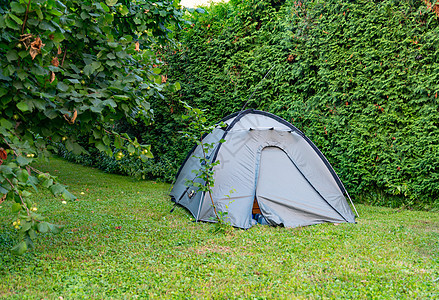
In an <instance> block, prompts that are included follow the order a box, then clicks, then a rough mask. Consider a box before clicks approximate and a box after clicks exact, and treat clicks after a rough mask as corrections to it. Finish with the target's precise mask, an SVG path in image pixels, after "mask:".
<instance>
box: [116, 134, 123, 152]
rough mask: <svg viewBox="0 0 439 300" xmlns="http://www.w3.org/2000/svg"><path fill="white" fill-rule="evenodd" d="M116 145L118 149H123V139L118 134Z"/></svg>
mask: <svg viewBox="0 0 439 300" xmlns="http://www.w3.org/2000/svg"><path fill="white" fill-rule="evenodd" d="M114 147H116V148H117V149H121V148H122V147H123V140H122V139H121V137H120V136H118V135H116V136H115V137H114Z"/></svg>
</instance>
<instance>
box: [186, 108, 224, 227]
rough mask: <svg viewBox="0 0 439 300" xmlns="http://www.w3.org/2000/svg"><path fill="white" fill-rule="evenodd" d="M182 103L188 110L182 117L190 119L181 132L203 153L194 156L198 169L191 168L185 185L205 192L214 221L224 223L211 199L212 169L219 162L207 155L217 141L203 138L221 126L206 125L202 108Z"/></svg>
mask: <svg viewBox="0 0 439 300" xmlns="http://www.w3.org/2000/svg"><path fill="white" fill-rule="evenodd" d="M183 104H184V106H185V108H186V109H187V111H188V114H187V115H184V116H183V119H184V120H187V119H190V123H189V124H188V127H187V130H186V131H184V132H183V133H184V135H185V136H186V137H187V138H189V139H191V140H193V141H194V142H195V143H196V144H197V145H198V146H199V147H200V150H201V152H202V154H203V155H202V156H195V157H196V158H198V159H199V162H200V167H199V168H198V169H195V170H192V172H193V173H194V178H193V179H192V180H186V186H188V187H194V188H195V189H197V191H196V192H204V193H207V194H208V195H209V198H210V201H211V203H212V208H213V211H214V213H215V218H216V221H217V222H218V223H224V220H222V218H221V217H220V215H219V213H218V210H217V207H216V205H215V201H214V200H213V196H212V187H213V186H214V178H213V174H214V170H213V169H214V167H215V166H216V165H218V164H219V163H220V162H219V161H218V160H217V161H215V162H212V161H211V158H210V157H209V152H212V150H213V149H214V148H215V146H216V145H217V143H218V142H213V143H208V142H205V140H204V137H205V136H207V135H208V134H209V133H211V132H212V131H213V130H214V129H215V128H216V127H217V126H221V124H216V125H208V124H207V119H206V117H205V116H204V115H203V114H204V111H203V110H201V109H197V108H193V107H191V106H190V105H188V104H187V103H183ZM222 142H224V140H221V141H220V143H222ZM197 179H201V182H199V180H197Z"/></svg>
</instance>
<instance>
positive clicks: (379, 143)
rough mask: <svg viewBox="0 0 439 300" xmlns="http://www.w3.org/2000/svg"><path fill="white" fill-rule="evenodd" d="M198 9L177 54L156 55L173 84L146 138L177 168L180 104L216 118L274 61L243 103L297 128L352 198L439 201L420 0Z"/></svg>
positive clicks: (432, 58)
mask: <svg viewBox="0 0 439 300" xmlns="http://www.w3.org/2000/svg"><path fill="white" fill-rule="evenodd" d="M207 11H208V13H207V14H202V15H194V16H192V18H193V19H192V22H193V24H194V25H192V26H188V27H187V28H185V30H184V31H183V32H182V33H181V36H180V41H181V49H180V50H179V51H164V52H163V53H162V55H163V60H164V61H165V62H166V63H167V67H168V73H169V78H170V79H172V80H173V81H179V82H180V83H181V85H182V90H181V91H180V94H176V95H168V98H167V100H166V102H165V103H156V104H155V105H154V104H153V106H155V107H154V108H155V112H156V118H157V120H158V121H157V122H156V124H155V125H154V126H153V127H151V128H150V129H148V130H149V133H145V134H144V137H145V138H148V139H149V140H152V141H155V140H159V141H161V145H162V146H163V148H162V149H159V151H158V152H157V150H158V149H156V154H159V155H160V154H163V157H164V158H165V159H166V158H168V159H169V155H168V154H166V153H168V151H170V150H172V149H173V150H172V151H173V152H172V153H173V155H172V158H173V159H174V160H173V161H175V163H176V164H177V167H178V163H179V162H180V161H181V160H182V159H183V158H184V156H185V149H187V148H185V147H187V146H188V145H181V142H180V141H181V140H180V139H179V138H178V136H176V135H175V134H176V132H177V131H178V128H179V126H180V121H179V120H180V119H179V118H177V117H176V116H178V115H179V114H181V112H182V108H181V105H179V104H178V103H179V101H178V100H184V101H187V102H188V103H190V104H192V105H195V106H197V107H199V108H205V109H208V110H209V114H210V117H211V119H212V121H215V120H219V119H220V118H222V117H224V116H225V115H227V114H230V113H232V112H235V111H238V110H240V109H241V107H242V106H243V105H244V103H245V102H246V101H247V99H248V97H249V95H250V94H251V93H252V92H253V91H254V89H255V87H256V85H257V84H258V83H259V82H260V81H261V79H262V78H263V77H264V75H265V74H266V73H267V72H268V70H269V69H270V68H271V67H273V66H274V69H273V70H272V71H271V73H270V74H269V75H268V76H267V78H266V79H265V80H264V81H263V82H262V83H261V84H260V86H259V88H258V89H257V90H256V92H255V94H254V96H253V98H252V99H251V100H250V101H249V104H248V108H257V109H260V110H266V111H269V112H271V113H274V114H277V115H279V116H281V117H283V118H285V119H286V120H288V121H291V122H292V123H293V124H294V125H295V126H296V127H298V128H300V129H301V130H303V131H304V133H305V134H306V135H308V136H309V137H310V138H311V140H313V142H314V143H315V144H316V145H317V146H318V147H319V148H320V149H321V150H322V152H323V153H324V154H325V156H326V157H327V158H328V160H329V161H330V162H331V164H332V165H333V166H334V168H335V170H336V172H337V173H338V174H339V176H340V178H341V179H342V181H343V182H344V183H345V185H346V188H347V189H348V191H350V193H351V194H353V195H354V196H356V198H357V201H358V200H362V201H364V202H368V203H372V204H378V205H386V206H401V205H404V206H408V207H417V208H419V207H422V208H426V209H434V208H436V209H437V208H438V207H439V202H438V200H436V199H437V198H438V196H439V128H438V127H439V110H438V107H439V106H438V92H439V80H438V79H439V39H438V36H439V27H438V24H439V23H438V16H437V15H436V14H435V12H434V11H432V9H430V8H429V7H428V6H427V5H426V4H425V3H424V1H420V0H419V1H415V0H412V1H410V0H403V1H394V0H383V1H372V0H359V1H341V0H337V1H336V0H325V1H318V0H314V1H311V0H310V1H292V0H290V1H280V0H278V1H276V0H272V1H263V0H246V1H236V0H235V1H234V0H231V1H230V2H229V3H227V4H224V3H223V4H217V5H213V6H211V7H210V8H207ZM161 126H165V129H161V128H162V127H161ZM176 146H177V148H175V147H176ZM175 149H178V151H176V150H175Z"/></svg>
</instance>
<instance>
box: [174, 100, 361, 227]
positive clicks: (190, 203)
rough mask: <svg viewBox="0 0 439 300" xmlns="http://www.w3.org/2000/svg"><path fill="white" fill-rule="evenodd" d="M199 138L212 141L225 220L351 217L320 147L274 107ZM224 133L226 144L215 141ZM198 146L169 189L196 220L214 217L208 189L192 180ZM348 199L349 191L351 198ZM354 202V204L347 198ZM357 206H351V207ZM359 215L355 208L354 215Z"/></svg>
mask: <svg viewBox="0 0 439 300" xmlns="http://www.w3.org/2000/svg"><path fill="white" fill-rule="evenodd" d="M222 121H223V122H224V123H226V124H227V127H225V128H221V127H219V126H218V127H217V128H215V129H214V130H213V131H212V132H211V133H210V134H208V135H207V136H205V137H204V140H203V142H204V143H214V142H215V143H217V144H216V146H215V147H214V148H213V149H212V150H211V153H209V154H208V157H209V158H210V159H211V161H217V160H219V161H220V163H219V164H218V165H216V166H215V167H214V180H215V186H214V187H213V188H212V196H213V200H214V202H215V206H216V208H217V210H219V211H227V213H228V214H227V220H226V221H227V222H229V223H230V224H231V225H233V226H235V227H240V228H245V229H247V228H250V227H252V225H253V224H254V222H252V210H253V211H254V209H255V206H256V207H257V206H259V209H260V212H261V213H262V215H263V216H264V217H265V219H266V220H267V221H268V222H269V223H270V224H271V225H281V226H285V227H299V226H307V225H313V224H319V223H324V222H333V223H341V222H349V223H354V222H355V216H354V214H353V212H352V210H351V208H350V207H349V204H348V203H347V201H346V198H345V196H344V194H346V195H347V196H348V197H349V195H348V194H347V191H346V189H345V188H344V186H343V184H342V182H341V181H340V179H339V178H338V176H337V174H336V173H335V171H334V170H333V168H332V167H331V165H330V164H329V162H328V161H327V159H326V158H325V157H324V156H323V154H322V153H321V152H320V151H319V149H317V147H316V146H315V145H314V144H313V143H312V142H311V141H310V140H309V139H308V138H307V137H306V136H305V135H304V134H303V133H302V132H301V131H300V130H298V129H297V128H296V127H294V126H293V125H291V124H290V123H289V122H287V121H285V120H283V119H281V118H280V117H278V116H275V115H273V114H270V113H267V112H264V111H258V110H253V109H248V110H245V111H241V112H237V113H234V114H232V115H229V116H227V117H225V118H224V119H223V120H222ZM221 139H224V140H225V142H224V143H220V142H219V141H220V140H221ZM201 156H202V151H201V147H200V146H195V147H194V148H192V150H191V151H190V152H189V154H188V156H187V157H186V160H185V161H184V162H183V164H182V166H181V167H180V170H179V171H178V173H177V175H176V181H175V184H174V185H173V187H172V190H171V193H170V196H171V197H172V199H173V201H175V202H176V204H180V205H182V206H184V207H186V208H187V209H188V210H189V211H190V212H191V213H192V215H193V216H194V217H195V219H196V220H197V221H208V222H212V220H214V218H215V213H214V211H213V207H212V203H211V200H210V198H209V195H207V193H206V194H204V193H203V192H202V191H199V192H198V190H197V188H195V187H192V186H189V187H188V186H186V182H187V180H195V181H198V182H200V183H202V180H201V179H195V178H194V176H195V175H194V173H193V172H192V170H194V169H199V168H200V160H199V159H198V158H196V157H201ZM349 199H350V198H349ZM352 205H353V203H352ZM354 209H355V207H354ZM357 215H358V214H357Z"/></svg>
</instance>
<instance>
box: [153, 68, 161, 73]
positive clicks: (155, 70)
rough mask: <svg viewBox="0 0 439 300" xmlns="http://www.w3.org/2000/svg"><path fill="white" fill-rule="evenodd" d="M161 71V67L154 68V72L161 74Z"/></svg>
mask: <svg viewBox="0 0 439 300" xmlns="http://www.w3.org/2000/svg"><path fill="white" fill-rule="evenodd" d="M161 71H162V69H159V68H154V69H153V70H152V72H153V73H154V74H160V72H161Z"/></svg>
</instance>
